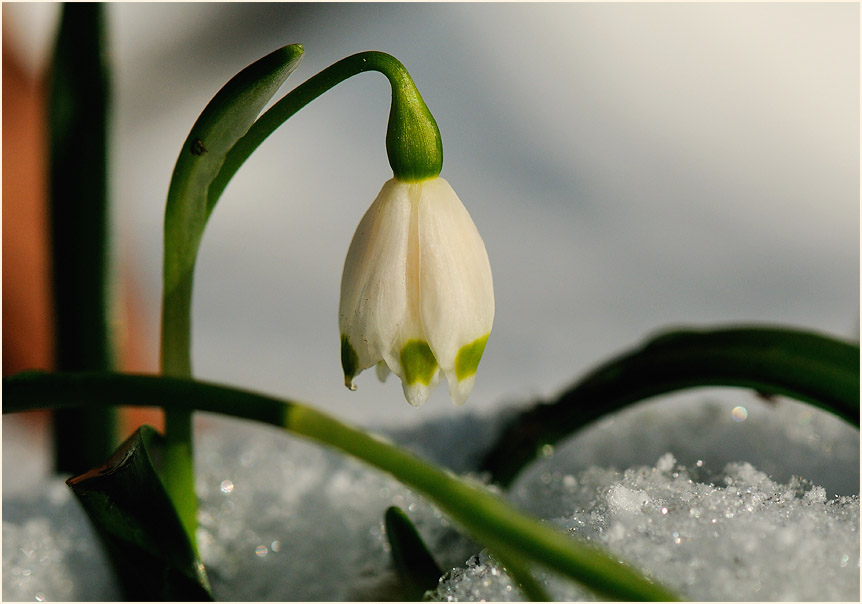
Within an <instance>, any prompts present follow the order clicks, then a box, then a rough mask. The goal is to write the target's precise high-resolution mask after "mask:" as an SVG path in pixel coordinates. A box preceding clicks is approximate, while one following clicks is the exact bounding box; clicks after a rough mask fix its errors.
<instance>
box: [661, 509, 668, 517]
mask: <svg viewBox="0 0 862 604" xmlns="http://www.w3.org/2000/svg"><path fill="white" fill-rule="evenodd" d="M661 513H662V515H663V516H667V508H664V507H663V508H662V509H661Z"/></svg>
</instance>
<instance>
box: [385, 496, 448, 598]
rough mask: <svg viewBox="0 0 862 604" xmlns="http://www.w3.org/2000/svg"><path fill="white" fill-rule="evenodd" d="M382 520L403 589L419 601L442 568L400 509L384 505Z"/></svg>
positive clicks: (407, 594)
mask: <svg viewBox="0 0 862 604" xmlns="http://www.w3.org/2000/svg"><path fill="white" fill-rule="evenodd" d="M384 523H385V525H386V538H387V539H388V540H389V545H390V547H391V548H392V549H391V552H392V562H393V563H394V564H395V569H396V570H397V571H398V576H399V577H400V578H401V582H402V583H403V584H404V587H405V589H406V591H407V593H406V596H407V598H409V599H410V600H415V601H419V600H421V599H422V596H423V594H424V593H425V592H426V591H428V590H429V589H434V588H435V587H437V583H438V582H439V581H440V577H441V576H442V575H443V571H442V570H440V567H439V566H437V563H436V562H435V561H434V558H433V557H432V556H431V553H430V552H429V551H428V548H427V547H426V546H425V543H424V542H423V541H422V537H421V536H419V531H417V530H416V527H415V526H414V525H413V523H412V522H410V518H408V516H407V514H406V513H404V510H402V509H401V508H398V507H395V506H392V507H389V508H387V509H386V513H385V515H384Z"/></svg>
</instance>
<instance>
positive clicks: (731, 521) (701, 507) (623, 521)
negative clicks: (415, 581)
mask: <svg viewBox="0 0 862 604" xmlns="http://www.w3.org/2000/svg"><path fill="white" fill-rule="evenodd" d="M672 459H673V457H672V456H671V455H670V454H667V455H664V456H662V457H661V458H660V459H659V460H658V462H657V463H656V464H655V466H653V467H641V468H631V469H628V470H625V471H623V472H620V471H617V470H613V469H610V470H605V469H599V468H590V469H588V470H586V471H584V472H581V473H579V474H577V475H576V476H575V480H576V481H577V485H578V487H577V489H575V490H573V489H572V488H571V481H568V484H567V483H566V481H564V480H563V479H562V476H563V474H562V472H564V471H565V470H566V468H565V467H562V468H559V469H556V468H557V467H558V466H559V465H560V463H559V461H557V460H555V461H554V462H551V463H550V464H549V465H551V466H554V467H553V468H545V472H542V473H534V474H532V475H531V476H529V477H527V478H525V479H524V480H521V481H519V482H518V484H517V485H515V489H514V491H513V493H514V494H515V502H516V503H518V504H519V505H521V506H522V507H525V508H528V509H532V510H533V511H536V510H542V509H543V508H546V502H547V501H552V502H553V507H554V508H555V509H557V510H561V508H560V506H561V505H562V506H564V509H565V511H564V512H563V513H560V514H558V515H557V516H555V517H553V518H549V520H550V521H552V522H553V524H555V525H557V526H559V527H561V528H564V529H566V530H567V531H568V532H569V533H570V534H571V535H572V536H573V537H576V538H580V539H582V540H584V541H588V542H592V543H595V544H598V545H599V546H601V547H603V548H604V549H605V550H606V551H608V552H611V553H613V554H615V555H617V556H618V557H619V558H620V559H622V560H626V561H627V562H629V563H630V564H632V565H633V566H634V567H636V568H639V569H641V570H642V571H643V572H645V573H646V574H647V575H648V576H650V577H652V578H653V579H655V580H656V581H658V582H660V583H662V584H663V585H665V586H666V587H668V588H670V589H672V590H674V591H676V592H677V593H678V594H680V595H681V596H682V597H683V598H686V599H691V600H733V601H739V600H818V601H825V600H855V601H858V599H859V498H858V496H841V497H834V498H832V499H827V497H826V491H825V489H823V488H822V487H816V486H812V485H811V484H810V483H808V482H806V481H804V480H801V479H798V478H794V479H791V481H790V482H789V483H786V484H782V483H777V482H774V481H772V480H770V479H769V478H768V477H767V476H766V474H764V473H763V472H760V471H758V470H757V469H755V468H754V467H753V466H751V464H749V463H744V462H743V463H730V464H727V466H726V467H725V468H724V469H723V470H722V471H721V472H719V473H717V474H714V475H713V476H714V478H717V482H716V483H712V482H709V483H707V482H703V481H702V479H701V476H702V475H703V470H702V469H700V468H696V469H694V470H690V469H688V468H685V467H683V466H680V465H672ZM669 460H670V461H671V463H669ZM548 471H550V475H551V476H556V478H554V479H553V480H551V481H550V482H547V481H546V480H543V479H542V478H543V476H547V475H548ZM486 554H487V552H483V555H482V556H479V557H478V558H473V559H471V561H470V562H469V563H468V564H467V565H466V567H464V568H459V569H455V570H453V571H452V572H451V573H450V574H449V575H448V576H447V577H444V578H443V579H442V580H441V582H440V585H439V586H438V588H437V590H436V591H435V592H433V593H432V594H430V598H431V599H435V600H443V601H476V600H503V601H516V600H521V599H523V598H524V596H523V594H522V593H521V592H520V591H519V590H518V589H517V586H514V587H513V583H512V579H511V578H510V577H509V576H508V575H507V574H506V572H505V570H504V567H503V566H502V565H500V564H499V563H497V562H495V561H494V559H493V558H492V557H489V556H487V555H486ZM537 576H538V578H539V579H540V580H541V581H542V582H543V583H544V584H545V586H546V588H547V589H548V591H549V593H550V594H551V595H552V597H554V598H555V599H558V600H562V601H566V600H591V599H594V598H593V597H592V595H591V594H590V593H589V592H587V591H585V590H583V589H582V588H580V587H579V586H577V585H575V584H574V583H571V582H568V581H565V580H563V579H562V578H561V577H557V576H552V575H550V574H549V573H548V572H544V573H539V574H538V575H537Z"/></svg>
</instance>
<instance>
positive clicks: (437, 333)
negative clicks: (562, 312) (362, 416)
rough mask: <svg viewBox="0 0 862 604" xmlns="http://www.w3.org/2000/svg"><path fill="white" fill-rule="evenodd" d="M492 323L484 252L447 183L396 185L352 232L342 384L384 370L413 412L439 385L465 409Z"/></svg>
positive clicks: (344, 285) (386, 188)
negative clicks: (446, 383)
mask: <svg viewBox="0 0 862 604" xmlns="http://www.w3.org/2000/svg"><path fill="white" fill-rule="evenodd" d="M493 321H494V288H493V282H492V278H491V265H490V263H489V262H488V254H487V252H486V251H485V244H484V243H483V242H482V238H481V236H480V235H479V231H478V230H477V229H476V226H475V224H473V220H472V219H471V218H470V215H469V214H468V213H467V210H466V208H465V207H464V205H463V204H462V203H461V200H460V199H458V196H457V195H456V194H455V191H453V190H452V187H451V186H449V183H448V182H446V181H445V180H444V179H442V178H439V177H436V178H430V179H427V180H422V181H420V182H404V181H403V180H400V179H399V178H393V179H391V180H389V181H388V182H387V183H386V184H384V185H383V189H382V190H381V191H380V194H379V195H378V196H377V199H375V200H374V203H372V204H371V207H370V208H369V209H368V211H367V212H366V214H365V216H364V217H363V218H362V220H361V222H360V223H359V227H358V228H357V229H356V234H355V235H354V236H353V241H352V242H351V244H350V249H349V251H348V253H347V260H346V261H345V265H344V274H343V276H342V280H341V302H340V307H339V328H340V331H341V363H342V367H343V369H344V376H345V384H346V385H347V386H348V387H350V388H351V389H353V388H355V386H354V385H353V380H354V378H355V377H356V375H358V374H359V373H360V372H362V371H364V370H365V369H368V368H369V367H371V366H372V365H375V364H376V365H378V375H379V376H381V377H385V375H386V374H387V373H388V371H392V372H393V373H395V374H396V375H397V376H398V377H400V378H401V381H402V383H403V387H404V395H405V397H406V398H407V401H408V402H409V403H410V404H411V405H414V406H419V405H421V404H422V403H424V402H425V401H426V400H427V399H428V397H429V396H430V394H431V392H432V391H433V390H434V387H435V386H436V385H437V381H438V379H439V377H440V372H441V371H442V372H443V374H444V375H445V376H446V378H447V380H448V381H449V395H450V397H451V398H452V401H453V402H454V403H455V404H458V405H460V404H463V403H464V402H465V401H466V400H467V397H468V396H469V395H470V392H471V391H472V389H473V383H474V381H475V376H476V370H477V368H478V366H479V361H480V360H481V358H482V353H483V352H484V350H485V344H486V342H487V340H488V336H489V334H490V332H491V325H492V323H493Z"/></svg>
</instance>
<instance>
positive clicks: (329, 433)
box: [3, 372, 677, 601]
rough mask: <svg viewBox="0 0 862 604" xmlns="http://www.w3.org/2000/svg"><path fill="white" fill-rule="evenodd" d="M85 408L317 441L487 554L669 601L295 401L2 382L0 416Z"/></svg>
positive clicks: (78, 381)
mask: <svg viewBox="0 0 862 604" xmlns="http://www.w3.org/2000/svg"><path fill="white" fill-rule="evenodd" d="M83 401H88V402H90V403H91V404H109V403H123V404H128V405H158V406H162V407H175V408H185V409H190V408H194V409H198V410H201V411H212V412H216V413H227V414H229V415H233V416H235V417H244V418H247V419H253V420H257V421H263V422H267V423H270V424H274V425H276V426H280V427H282V428H285V429H287V430H289V431H291V432H293V433H295V434H299V435H302V436H305V437H307V438H310V439H313V440H316V441H317V442H319V443H321V444H324V445H327V446H330V447H334V448H336V449H338V450H340V451H342V452H344V453H347V454H348V455H352V456H353V457H356V458H357V459H360V460H362V461H364V462H366V463H368V464H370V465H371V466H373V467H376V468H378V469H379V470H382V471H384V472H388V473H389V474H391V475H392V476H394V477H395V478H396V479H397V480H399V481H401V482H402V483H404V484H406V485H408V486H410V487H411V488H414V489H416V490H417V491H420V492H421V493H423V494H424V495H425V496H426V497H428V499H429V500H431V501H432V502H434V503H435V504H436V505H437V506H438V507H439V508H440V509H441V510H442V511H443V512H445V513H447V514H448V515H449V516H451V517H452V518H453V519H454V520H455V521H456V522H457V523H458V524H460V525H461V526H462V527H463V528H464V529H465V530H466V531H467V532H468V533H470V534H471V535H472V536H473V537H474V538H475V539H476V540H477V541H478V542H480V543H483V544H484V545H485V546H486V547H487V548H488V549H489V550H490V551H491V552H492V553H494V552H495V551H499V552H502V553H503V554H504V556H505V557H506V559H507V560H511V561H512V562H514V563H516V564H520V565H522V566H526V565H527V564H528V563H529V564H534V565H535V564H538V565H542V566H545V567H548V568H550V569H552V570H555V571H557V572H560V573H562V574H564V575H566V576H568V577H570V578H572V579H575V580H576V581H579V582H580V583H582V584H583V585H585V586H586V587H587V588H589V589H592V590H593V591H596V592H597V593H599V594H601V595H603V596H605V597H608V598H611V599H633V600H658V601H668V600H676V599H677V598H676V596H674V594H672V593H671V592H668V591H667V590H666V589H664V588H663V587H661V586H659V585H656V584H655V583H653V582H651V581H649V580H648V579H646V578H645V577H643V576H642V575H640V574H639V573H638V572H637V571H635V570H634V569H632V568H631V567H629V566H627V565H625V564H622V563H620V562H618V561H617V559H616V558H615V557H611V556H608V555H607V554H605V553H604V552H602V551H601V550H600V549H598V548H596V547H593V546H590V545H587V544H584V543H581V542H579V541H577V540H575V539H573V538H572V537H570V536H567V535H566V534H564V533H562V532H561V531H558V530H554V529H553V528H551V527H549V526H547V525H544V524H542V523H541V522H539V521H537V520H536V519H534V518H532V517H530V516H528V515H526V514H524V513H523V512H520V511H518V510H517V509H515V508H513V507H512V506H511V505H509V504H507V503H506V502H504V501H503V500H502V499H500V498H499V497H497V496H494V495H492V494H490V493H488V492H487V491H485V490H483V489H481V488H479V487H476V486H473V485H471V484H469V483H468V482H466V481H464V480H462V479H459V478H458V477H456V476H454V475H453V474H452V473H451V472H446V471H444V470H441V469H439V468H437V467H435V466H433V465H431V464H429V463H428V462H426V461H424V460H422V459H420V458H419V457H417V456H415V455H414V454H412V453H409V452H407V451H405V450H403V449H400V448H398V447H396V446H394V445H392V444H389V443H388V442H386V441H385V440H383V439H381V438H378V437H375V436H373V435H371V434H366V433H364V432H362V431H360V430H357V429H356V428H352V427H350V426H347V425H345V424H343V423H341V422H339V421H337V420H336V419H334V418H331V417H329V416H327V415H325V414H323V413H320V412H318V411H315V410H314V409H312V408H310V407H307V406H305V405H301V404H298V403H291V402H287V401H280V400H278V399H274V398H271V397H267V396H264V395H260V394H254V393H251V392H247V391H242V390H237V389H233V388H227V387H224V386H216V385H214V384H205V383H202V382H197V381H193V380H190V379H182V378H167V377H155V376H136V375H123V374H44V373H38V372H30V373H24V374H18V375H17V376H12V377H10V378H4V380H3V403H4V405H3V412H4V413H7V412H10V411H25V410H28V409H35V408H44V407H48V406H50V407H59V406H74V405H77V404H81V403H82V402H83Z"/></svg>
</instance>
